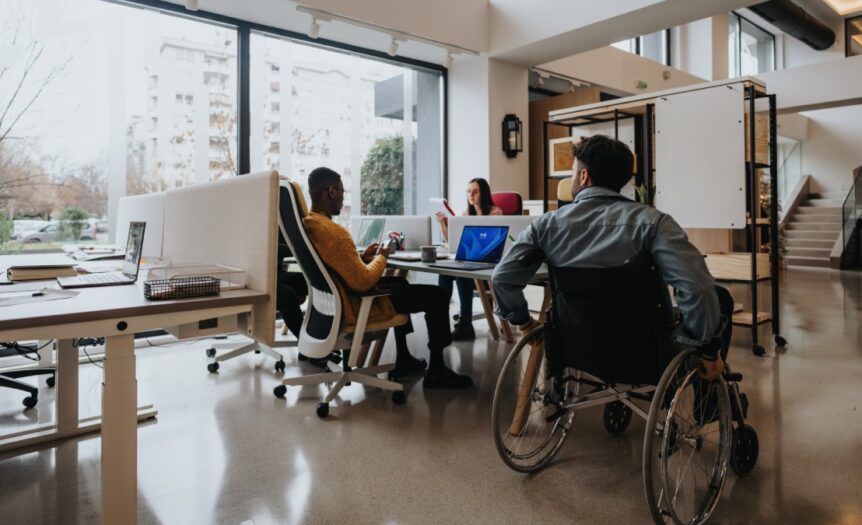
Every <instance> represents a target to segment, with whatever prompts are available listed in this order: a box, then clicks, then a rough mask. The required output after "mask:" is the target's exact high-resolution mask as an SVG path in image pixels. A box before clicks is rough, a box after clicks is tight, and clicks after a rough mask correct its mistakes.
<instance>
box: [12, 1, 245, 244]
mask: <svg viewBox="0 0 862 525" xmlns="http://www.w3.org/2000/svg"><path fill="white" fill-rule="evenodd" d="M3 11H4V16H3V17H2V19H0V26H2V27H0V49H3V53H0V72H2V74H0V115H2V117H0V209H2V215H3V219H2V222H0V250H5V251H19V250H31V249H32V250H35V249H56V248H57V247H58V245H59V243H61V242H69V241H75V240H76V238H77V239H81V240H95V241H107V240H109V238H110V227H111V225H112V224H113V221H114V216H115V210H116V206H117V202H118V201H119V199H120V197H122V196H123V195H131V194H139V193H147V192H152V191H159V190H164V189H167V188H174V187H179V186H184V185H187V184H193V183H195V182H200V181H209V180H214V179H219V178H222V177H227V176H231V175H234V174H235V173H236V172H237V168H236V166H237V164H236V159H237V134H236V133H237V125H236V124H237V112H236V92H237V74H236V73H237V55H236V51H237V31H236V29H235V28H232V27H227V26H222V25H215V24H211V23H204V22H200V21H195V20H191V19H188V18H181V17H177V16H172V15H167V14H162V13H159V12H156V11H150V10H142V9H133V8H129V7H127V6H122V5H118V4H114V3H109V2H104V1H100V0H40V1H38V2H33V1H31V0H3ZM10 219H12V223H11V225H12V232H11V233H12V235H11V237H14V238H13V239H11V240H10V239H9V237H10V236H9V235H3V233H4V230H8V229H9V226H10V222H9V220H10Z"/></svg>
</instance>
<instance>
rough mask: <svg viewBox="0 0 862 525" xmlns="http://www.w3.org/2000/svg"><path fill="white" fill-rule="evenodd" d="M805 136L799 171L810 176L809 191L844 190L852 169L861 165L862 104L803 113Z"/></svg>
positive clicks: (850, 181)
mask: <svg viewBox="0 0 862 525" xmlns="http://www.w3.org/2000/svg"><path fill="white" fill-rule="evenodd" d="M803 114H804V115H805V116H806V117H808V119H809V120H808V140H806V141H805V142H803V143H802V173H804V174H806V175H811V176H812V177H813V179H814V181H813V185H814V188H812V191H840V192H842V193H846V192H847V191H848V190H849V189H850V186H851V184H852V183H853V169H854V168H857V167H859V166H862V105H857V106H848V107H843V108H833V109H822V110H818V111H807V112H805V113H803Z"/></svg>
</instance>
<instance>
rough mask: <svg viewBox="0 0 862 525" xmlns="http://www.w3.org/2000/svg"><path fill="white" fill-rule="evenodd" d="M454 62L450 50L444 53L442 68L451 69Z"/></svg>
mask: <svg viewBox="0 0 862 525" xmlns="http://www.w3.org/2000/svg"><path fill="white" fill-rule="evenodd" d="M453 60H455V54H454V53H453V52H452V51H451V50H447V51H446V58H444V59H443V67H446V68H450V67H452V61H453Z"/></svg>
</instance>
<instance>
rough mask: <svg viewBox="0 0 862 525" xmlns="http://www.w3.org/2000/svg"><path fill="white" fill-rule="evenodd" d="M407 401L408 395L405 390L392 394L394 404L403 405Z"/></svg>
mask: <svg viewBox="0 0 862 525" xmlns="http://www.w3.org/2000/svg"><path fill="white" fill-rule="evenodd" d="M406 401H407V394H405V393H404V391H403V390H396V391H395V392H392V402H393V403H395V404H396V405H403V404H404V403H405V402H406Z"/></svg>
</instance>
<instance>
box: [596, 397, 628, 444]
mask: <svg viewBox="0 0 862 525" xmlns="http://www.w3.org/2000/svg"><path fill="white" fill-rule="evenodd" d="M602 420H603V421H604V423H605V430H607V431H608V434H610V435H612V436H619V435H621V434H622V433H623V432H625V431H626V429H627V428H629V423H631V421H632V409H631V408H629V407H628V406H626V405H625V404H624V403H623V402H621V401H614V402H613V403H608V404H607V405H605V411H604V415H603V416H602Z"/></svg>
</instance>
